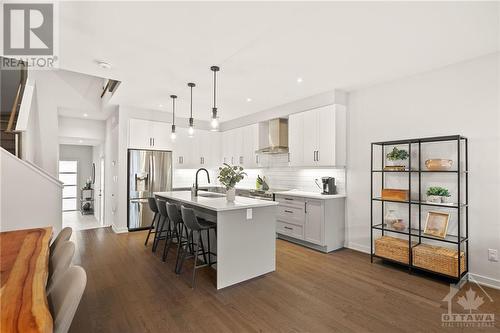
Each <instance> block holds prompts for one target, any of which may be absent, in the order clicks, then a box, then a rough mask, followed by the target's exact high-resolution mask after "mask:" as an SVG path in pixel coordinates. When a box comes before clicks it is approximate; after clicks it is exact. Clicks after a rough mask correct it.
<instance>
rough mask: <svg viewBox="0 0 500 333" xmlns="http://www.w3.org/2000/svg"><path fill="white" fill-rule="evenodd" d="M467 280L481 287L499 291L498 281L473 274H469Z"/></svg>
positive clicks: (499, 284) (499, 282) (499, 283)
mask: <svg viewBox="0 0 500 333" xmlns="http://www.w3.org/2000/svg"><path fill="white" fill-rule="evenodd" d="M468 275H469V278H470V279H469V280H470V281H473V282H477V283H479V284H480V285H482V286H486V287H490V288H494V289H500V280H497V279H492V278H489V277H486V276H482V275H479V274H474V273H469V274H468Z"/></svg>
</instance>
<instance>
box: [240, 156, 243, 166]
mask: <svg viewBox="0 0 500 333" xmlns="http://www.w3.org/2000/svg"><path fill="white" fill-rule="evenodd" d="M240 164H243V156H240Z"/></svg>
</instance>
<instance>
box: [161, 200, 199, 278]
mask: <svg viewBox="0 0 500 333" xmlns="http://www.w3.org/2000/svg"><path fill="white" fill-rule="evenodd" d="M167 215H168V218H169V220H170V221H172V224H173V227H172V235H171V236H172V237H170V238H169V239H168V241H167V242H165V248H164V249H163V261H165V260H167V255H168V251H169V250H170V246H171V245H172V243H173V240H174V238H175V239H176V240H177V259H176V261H175V267H176V269H175V271H177V264H178V263H179V254H180V248H181V247H182V246H184V245H185V244H186V243H188V241H189V239H188V237H187V230H186V226H185V225H184V222H182V217H181V213H180V211H179V207H178V206H177V205H176V204H173V203H170V202H167ZM184 234H186V237H184ZM189 247H190V250H191V253H192V252H193V244H192V243H190V244H189Z"/></svg>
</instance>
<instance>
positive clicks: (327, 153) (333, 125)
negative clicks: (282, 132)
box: [288, 105, 346, 167]
mask: <svg viewBox="0 0 500 333" xmlns="http://www.w3.org/2000/svg"><path fill="white" fill-rule="evenodd" d="M288 138H289V149H290V165H293V166H339V167H341V166H345V163H346V111H345V108H344V107H342V106H339V105H327V106H324V107H321V108H317V109H314V110H310V111H306V112H302V113H298V114H293V115H290V117H289V120H288Z"/></svg>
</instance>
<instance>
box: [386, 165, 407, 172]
mask: <svg viewBox="0 0 500 333" xmlns="http://www.w3.org/2000/svg"><path fill="white" fill-rule="evenodd" d="M384 171H406V167H405V166H402V165H386V166H385V167H384Z"/></svg>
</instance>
